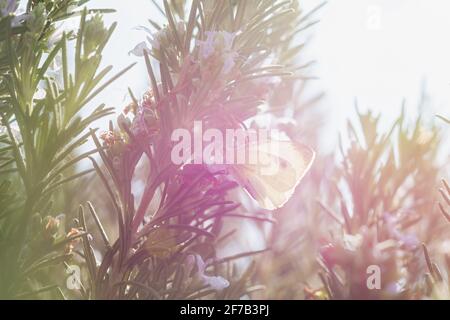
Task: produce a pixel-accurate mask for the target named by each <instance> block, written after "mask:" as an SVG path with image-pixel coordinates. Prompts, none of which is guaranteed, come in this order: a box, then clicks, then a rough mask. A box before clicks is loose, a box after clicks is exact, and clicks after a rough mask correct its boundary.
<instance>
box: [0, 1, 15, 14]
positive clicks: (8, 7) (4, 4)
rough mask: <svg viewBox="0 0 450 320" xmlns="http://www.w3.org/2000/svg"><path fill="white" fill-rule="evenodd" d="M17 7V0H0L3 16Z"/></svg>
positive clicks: (11, 12)
mask: <svg viewBox="0 0 450 320" xmlns="http://www.w3.org/2000/svg"><path fill="white" fill-rule="evenodd" d="M17 8H19V2H17V0H0V10H1V13H2V16H3V17H5V16H7V15H10V14H14V12H16V10H17Z"/></svg>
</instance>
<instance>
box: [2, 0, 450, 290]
mask: <svg viewBox="0 0 450 320" xmlns="http://www.w3.org/2000/svg"><path fill="white" fill-rule="evenodd" d="M22 2H26V1H22ZM87 2H88V1H83V0H80V1H74V0H57V1H49V0H30V1H28V2H26V3H25V4H23V3H21V5H20V7H18V2H16V1H12V0H10V1H5V0H3V1H1V0H0V9H1V17H0V116H1V121H2V123H1V125H2V126H1V132H0V298H7V299H21V298H33V299H35V298H39V299H42V298H51V299H66V298H70V299H73V298H75V299H80V298H83V299H177V298H178V299H201V298H215V299H229V298H232V299H239V298H245V299H247V298H268V299H427V298H433V299H449V298H450V293H449V285H450V280H449V275H448V271H449V270H450V252H449V247H448V246H449V239H448V230H449V228H450V226H449V222H450V188H449V185H448V183H447V182H446V181H448V178H449V177H448V173H449V166H448V147H447V148H446V144H445V143H446V136H445V134H443V132H445V131H443V130H444V128H445V126H446V125H448V124H447V123H448V120H447V119H446V118H445V115H443V116H439V117H435V118H433V119H423V118H421V117H419V118H417V119H416V120H415V121H413V122H411V121H410V119H408V118H407V117H406V115H405V112H402V113H401V114H399V116H398V118H397V119H395V120H393V121H392V124H391V126H390V127H389V128H388V129H386V126H381V125H380V123H381V122H384V121H386V120H385V119H384V118H383V115H375V114H373V113H371V112H360V111H359V110H358V107H356V108H355V109H356V110H355V113H356V115H357V117H355V118H356V120H352V121H349V122H348V126H347V131H346V132H343V133H342V136H341V139H340V143H339V146H337V147H336V150H335V152H334V153H325V152H322V150H321V149H320V145H319V138H320V135H321V132H323V130H325V128H326V123H324V121H323V118H324V114H325V112H326V110H323V108H318V107H317V102H318V101H320V99H321V97H322V96H323V93H321V92H318V93H317V94H313V95H311V94H310V95H308V96H307V97H306V95H305V92H307V91H308V90H309V83H310V81H312V80H314V79H313V77H311V76H310V74H309V72H308V70H309V66H310V64H311V63H303V64H301V65H298V64H297V61H298V59H299V57H301V56H302V53H303V51H302V50H304V47H305V43H304V42H303V40H304V39H302V37H301V35H302V32H303V31H304V30H306V29H308V28H310V27H312V28H313V27H314V25H315V24H316V23H317V20H316V19H315V18H314V17H315V14H316V12H317V11H318V10H320V8H321V6H319V7H317V8H316V9H314V10H312V11H308V12H305V11H304V10H303V9H302V2H301V1H268V0H263V1H237V0H236V1H208V0H193V1H181V0H173V1H165V0H164V1H153V2H154V5H155V10H158V11H160V12H161V13H162V14H163V15H164V16H165V17H166V21H165V24H164V25H160V24H158V23H157V22H155V21H152V20H149V25H148V26H145V30H146V32H148V38H147V41H144V42H143V43H141V44H139V45H138V46H137V47H136V48H135V49H134V50H132V51H133V52H134V53H135V54H136V55H138V56H140V57H141V59H144V60H145V62H146V66H147V72H148V76H149V77H148V82H149V90H148V92H147V93H146V94H144V96H143V97H138V96H137V95H136V94H134V93H133V88H128V89H129V104H128V105H127V106H125V107H124V109H123V111H122V112H116V115H115V118H116V116H117V113H119V115H118V116H117V118H116V119H114V120H112V121H111V122H110V126H109V128H101V130H98V131H97V130H95V129H93V128H95V123H94V122H95V121H96V120H97V119H99V118H102V117H106V116H111V115H112V114H114V112H115V111H116V110H117V108H121V106H110V107H107V106H105V105H99V106H96V105H93V103H92V102H93V101H95V99H94V98H95V97H96V96H97V95H98V94H99V93H100V92H101V91H106V92H107V91H108V85H109V84H111V83H112V81H114V80H115V79H116V78H117V77H119V76H121V75H122V74H123V73H124V72H126V71H127V70H128V69H129V68H131V66H129V67H127V68H125V69H124V70H121V71H119V72H118V73H116V74H114V75H110V73H111V69H112V67H102V64H101V61H102V52H103V51H104V50H108V46H107V42H108V39H109V37H110V36H111V34H112V32H114V28H115V25H114V24H113V25H112V26H110V27H107V26H105V25H104V24H103V21H102V16H101V14H108V13H109V12H111V10H108V9H102V10H89V9H87V8H86V4H88V3H87ZM88 8H89V6H88ZM66 19H74V20H76V21H77V24H78V27H77V28H75V30H66V29H63V28H62V26H61V24H60V23H61V22H62V21H64V20H66ZM219 31H220V32H225V33H223V34H221V36H222V37H225V36H226V35H227V34H228V33H229V34H232V33H234V32H236V35H235V38H234V39H233V45H232V47H230V48H228V49H229V50H228V51H226V54H230V55H232V54H233V53H236V54H237V55H238V58H233V60H232V62H233V63H232V66H231V68H230V69H229V70H231V71H229V70H228V68H225V66H226V65H227V57H228V56H226V55H225V54H224V55H223V56H214V58H215V59H216V60H214V61H212V60H211V59H209V60H208V59H205V61H201V64H200V66H198V65H197V63H196V62H198V61H199V59H200V60H201V59H202V55H201V54H200V53H199V51H201V50H200V49H199V46H198V43H199V42H201V41H205V40H206V39H207V37H208V36H207V32H219ZM214 35H215V36H216V35H217V34H214ZM143 40H145V39H143ZM155 40H157V41H155ZM222 40H224V39H222ZM221 44H222V45H223V46H224V47H226V43H221ZM128 49H132V48H126V49H124V50H128ZM222 49H223V47H222ZM208 58H210V57H208ZM228 62H229V61H228ZM267 79H268V80H267ZM230 101H231V102H230ZM224 105H225V107H226V108H227V109H226V111H223V110H225V109H224V108H225V107H224ZM187 106H195V107H193V108H187ZM423 107H426V106H422V108H423ZM186 110H187V111H186ZM131 115H132V117H129V116H131ZM255 116H256V117H255ZM447 116H448V115H447ZM130 118H131V119H130ZM186 119H200V120H203V121H205V123H207V125H208V126H211V127H217V126H219V127H220V126H229V127H239V126H241V124H242V123H243V122H245V121H250V124H251V121H252V120H253V121H254V122H255V123H257V122H258V121H263V122H265V123H270V126H271V127H273V128H277V129H280V130H282V131H283V132H285V134H286V135H287V136H288V137H289V138H290V139H292V140H294V141H301V142H303V143H306V144H308V145H310V146H311V147H313V148H314V149H315V150H316V152H317V156H316V160H315V163H314V165H313V167H312V169H311V171H310V172H309V173H308V175H307V176H306V177H305V179H304V181H302V183H301V184H300V186H299V187H298V188H297V190H296V192H295V194H294V196H293V197H292V199H291V200H290V201H289V202H288V203H287V204H286V205H285V206H284V207H283V208H280V209H277V210H275V211H273V212H269V211H267V210H261V209H260V208H258V207H257V206H256V205H255V204H254V203H253V202H252V200H250V199H249V198H248V197H247V196H246V195H244V193H243V191H242V190H241V189H240V188H239V187H238V186H237V185H236V184H235V183H234V182H233V181H231V180H230V179H228V178H227V177H226V175H222V174H212V173H211V172H210V171H208V170H207V169H206V168H203V167H195V168H192V169H191V170H187V169H185V168H179V167H176V166H174V165H172V164H171V163H170V160H169V159H168V154H170V151H169V150H170V149H169V148H170V132H171V131H172V130H173V129H174V128H177V127H178V126H183V121H184V120H186ZM87 141H90V142H89V143H86V142H87ZM447 146H448V145H447ZM440 154H444V157H442V156H440ZM442 158H444V160H443V161H442ZM88 159H90V161H86V160H88ZM79 163H81V165H80V164H79ZM446 179H447V180H446ZM73 265H76V266H79V267H80V268H81V275H80V276H81V277H80V278H79V279H78V278H73V274H72V275H71V273H72V272H73V269H71V267H70V266H73ZM370 265H377V266H379V267H380V269H381V280H382V283H381V289H380V290H369V289H368V287H367V283H366V279H367V276H368V274H367V267H368V266H370ZM68 281H74V282H71V285H69V282H68ZM74 287H76V288H77V289H75V290H73V288H74Z"/></svg>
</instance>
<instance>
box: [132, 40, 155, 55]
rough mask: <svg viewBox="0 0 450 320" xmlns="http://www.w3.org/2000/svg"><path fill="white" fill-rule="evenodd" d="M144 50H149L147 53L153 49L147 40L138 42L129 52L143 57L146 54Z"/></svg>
mask: <svg viewBox="0 0 450 320" xmlns="http://www.w3.org/2000/svg"><path fill="white" fill-rule="evenodd" d="M144 51H147V53H149V52H150V51H151V50H150V48H149V47H148V46H147V43H146V42H145V41H142V42H140V43H138V44H137V45H136V46H135V47H134V48H133V50H131V51H129V52H128V54H133V55H135V56H137V57H143V56H144Z"/></svg>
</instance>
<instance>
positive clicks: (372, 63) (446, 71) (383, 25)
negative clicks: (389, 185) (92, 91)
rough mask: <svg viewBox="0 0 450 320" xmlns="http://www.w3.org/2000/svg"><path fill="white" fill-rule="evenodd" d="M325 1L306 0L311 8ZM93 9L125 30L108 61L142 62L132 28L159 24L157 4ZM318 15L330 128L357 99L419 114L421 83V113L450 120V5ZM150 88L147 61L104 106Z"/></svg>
mask: <svg viewBox="0 0 450 320" xmlns="http://www.w3.org/2000/svg"><path fill="white" fill-rule="evenodd" d="M248 1H254V0H248ZM255 1H256V0H255ZM321 2H322V1H321V0H304V1H303V3H304V5H305V7H306V8H311V7H313V6H315V5H316V4H318V3H321ZM90 6H91V7H113V8H115V9H116V10H117V13H115V14H110V15H107V17H106V20H107V22H108V23H110V22H112V21H118V23H119V24H118V28H117V30H116V32H115V33H114V35H113V38H112V39H111V42H110V43H109V45H108V47H107V50H106V54H105V62H106V63H107V64H112V65H114V70H117V71H118V70H119V69H120V68H122V67H125V66H126V65H128V64H129V63H131V62H135V61H139V58H136V57H133V56H129V55H128V51H129V50H131V49H132V48H133V47H134V46H135V45H136V44H137V43H138V42H140V41H143V40H144V34H143V33H142V32H141V31H136V30H133V28H134V27H136V26H139V25H145V26H148V22H147V18H152V19H154V20H160V19H161V15H160V14H159V12H158V11H157V10H155V8H154V7H153V5H152V3H151V1H150V0H132V1H124V0H108V1H106V0H93V1H92V2H91V5H90ZM316 17H318V18H320V20H321V22H320V23H319V24H318V25H316V26H315V27H313V29H311V31H312V32H311V41H310V43H309V46H308V50H307V55H308V57H307V58H309V59H314V60H316V61H317V64H316V65H315V67H314V69H313V70H312V72H311V73H312V74H314V75H316V76H318V77H319V80H316V81H314V85H313V86H312V87H314V90H323V91H324V92H325V93H326V97H325V99H324V100H323V101H322V102H321V103H322V105H323V108H324V109H325V110H327V116H328V117H329V118H328V123H329V129H330V130H341V129H342V128H343V125H344V120H345V118H346V117H348V116H349V115H350V114H352V113H353V111H354V99H355V98H357V100H358V102H359V105H360V107H361V108H362V109H363V108H364V109H365V108H370V109H373V110H376V111H379V112H381V113H382V114H383V115H386V117H390V116H393V115H396V114H398V113H399V112H400V106H401V101H402V99H403V98H405V99H406V102H407V111H408V115H411V116H413V115H415V114H416V113H417V102H418V100H419V97H420V94H421V87H422V86H423V83H426V88H427V93H428V95H429V97H430V98H431V99H430V103H429V106H427V108H426V109H425V110H423V111H422V112H423V113H424V114H425V115H427V116H429V117H430V119H433V117H432V115H433V114H435V113H441V114H446V115H450V107H449V105H450V61H449V59H450V40H449V31H450V18H449V17H450V1H449V0H329V1H328V4H327V5H326V6H325V7H324V8H322V9H321V11H320V12H319V13H318V14H317V15H316ZM146 85H147V74H146V70H145V66H144V64H143V63H142V61H141V62H140V63H139V65H137V66H135V68H134V69H133V70H131V71H130V72H128V73H127V74H126V75H125V76H124V77H123V78H121V79H120V80H119V81H117V82H116V83H115V84H113V85H112V87H110V89H109V90H107V91H105V92H106V93H105V94H104V95H103V96H101V97H99V101H103V102H106V103H107V104H108V105H111V106H115V107H117V108H120V107H121V106H123V105H124V104H125V102H126V95H127V87H128V86H129V87H131V88H132V89H133V91H135V92H136V93H137V94H138V93H141V92H143V91H144V89H145V88H146ZM333 132H336V131H333ZM332 136H334V137H335V136H336V135H335V134H333V135H332ZM334 142H335V141H333V142H331V141H330V142H329V143H331V144H334ZM327 144H328V143H327Z"/></svg>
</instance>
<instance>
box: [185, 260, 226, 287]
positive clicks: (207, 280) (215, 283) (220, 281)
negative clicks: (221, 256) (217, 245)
mask: <svg viewBox="0 0 450 320" xmlns="http://www.w3.org/2000/svg"><path fill="white" fill-rule="evenodd" d="M186 259H187V265H188V273H190V272H191V271H192V269H193V268H194V265H195V266H196V267H197V271H196V273H195V275H194V276H195V277H196V278H197V279H199V280H200V281H201V282H202V284H204V285H209V286H210V287H211V288H213V289H214V290H217V291H221V290H223V289H225V288H227V287H228V286H229V285H230V283H229V282H228V280H226V279H224V278H223V277H219V276H208V275H206V274H205V269H206V263H205V262H204V261H203V259H202V257H201V256H200V255H198V254H191V255H189V256H188V257H187V258H186Z"/></svg>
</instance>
